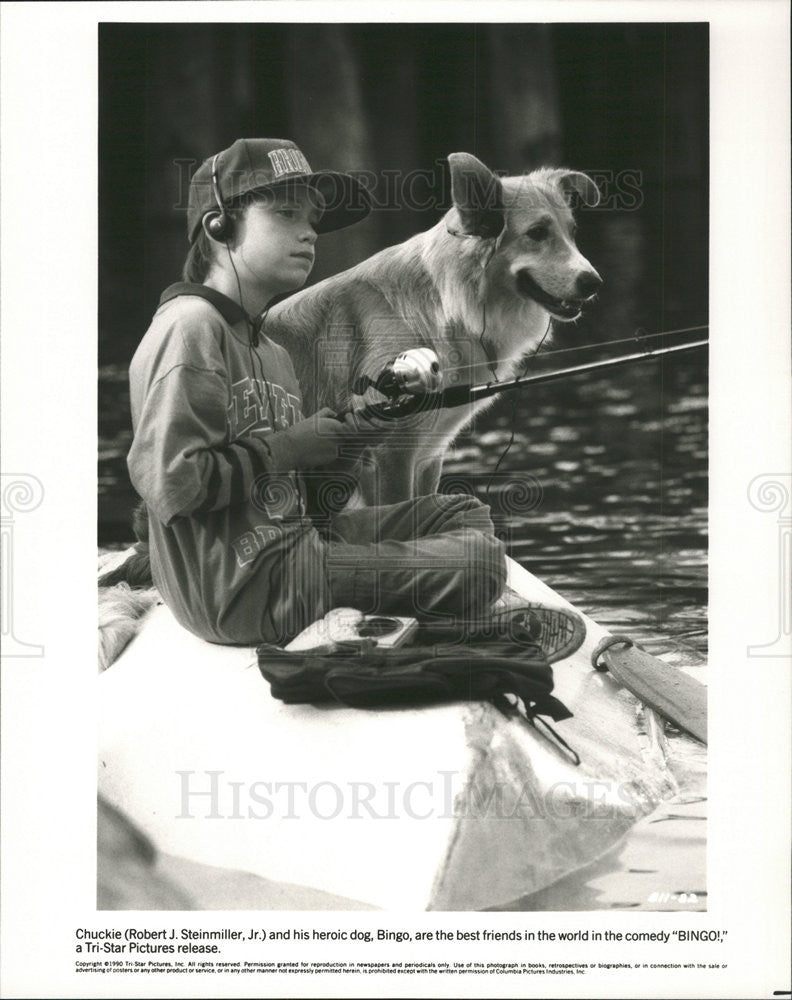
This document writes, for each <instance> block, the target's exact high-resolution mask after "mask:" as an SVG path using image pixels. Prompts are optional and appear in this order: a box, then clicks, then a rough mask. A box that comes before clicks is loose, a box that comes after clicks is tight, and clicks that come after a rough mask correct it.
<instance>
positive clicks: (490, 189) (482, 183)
mask: <svg viewBox="0 0 792 1000" xmlns="http://www.w3.org/2000/svg"><path fill="white" fill-rule="evenodd" d="M448 163H449V166H450V167H451V196H452V197H453V199H454V207H453V208H452V209H451V212H450V213H449V216H448V219H447V221H446V228H447V229H448V231H449V233H451V234H452V235H454V236H483V237H487V238H492V237H495V236H499V235H500V234H501V232H502V231H503V227H504V225H505V223H506V217H505V215H504V211H503V185H502V184H501V182H500V180H499V179H498V178H497V177H496V176H495V174H493V172H492V171H491V170H490V169H489V167H485V166H484V164H483V163H482V162H481V160H477V159H476V157H475V156H471V155H470V153H451V155H450V156H449V157H448Z"/></svg>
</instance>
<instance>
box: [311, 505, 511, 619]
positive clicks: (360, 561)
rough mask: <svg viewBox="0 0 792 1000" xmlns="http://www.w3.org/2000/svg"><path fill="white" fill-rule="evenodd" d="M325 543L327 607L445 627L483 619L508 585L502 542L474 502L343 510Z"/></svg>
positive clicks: (483, 508)
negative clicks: (348, 608)
mask: <svg viewBox="0 0 792 1000" xmlns="http://www.w3.org/2000/svg"><path fill="white" fill-rule="evenodd" d="M326 538H327V542H326V546H327V548H326V562H325V571H326V574H327V581H328V587H329V593H330V599H331V602H332V606H333V607H353V608H357V609H358V610H359V611H362V612H364V613H366V614H371V613H377V612H381V613H386V614H393V615H403V616H409V617H413V618H417V619H418V620H419V621H423V622H430V623H436V624H439V625H443V624H450V623H453V622H454V621H456V620H459V619H470V618H475V617H478V616H480V615H482V614H484V612H486V610H487V608H489V607H490V605H491V604H492V602H493V601H494V600H495V599H496V598H497V597H499V596H500V594H501V593H502V591H503V588H504V586H505V583H506V560H505V548H504V545H503V542H501V541H500V539H498V538H496V537H495V534H494V528H493V524H492V520H491V518H490V511H489V507H487V506H485V505H484V504H482V503H480V502H479V501H478V500H477V499H476V498H475V497H472V496H467V495H460V494H450V495H446V494H429V495H428V496H421V497H417V498H416V499H413V500H406V501H404V502H403V503H397V504H390V505H388V506H382V507H365V508H362V509H360V510H344V511H341V512H340V513H338V514H335V515H334V516H333V517H332V519H331V521H330V524H329V530H328V531H327V533H326Z"/></svg>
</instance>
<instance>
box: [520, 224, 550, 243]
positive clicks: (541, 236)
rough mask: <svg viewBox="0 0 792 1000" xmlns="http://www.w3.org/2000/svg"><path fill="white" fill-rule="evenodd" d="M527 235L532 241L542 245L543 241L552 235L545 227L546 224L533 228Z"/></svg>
mask: <svg viewBox="0 0 792 1000" xmlns="http://www.w3.org/2000/svg"><path fill="white" fill-rule="evenodd" d="M525 235H526V236H528V237H530V239H532V240H536V242H537V243H540V242H541V241H542V240H546V239H547V237H548V236H549V235H550V230H549V229H548V228H547V226H545V225H544V223H539V225H536V226H531V228H530V229H529V230H528V232H527V233H526V234H525Z"/></svg>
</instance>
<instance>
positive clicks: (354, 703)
mask: <svg viewBox="0 0 792 1000" xmlns="http://www.w3.org/2000/svg"><path fill="white" fill-rule="evenodd" d="M256 652H257V655H258V666H259V670H260V671H261V673H262V675H263V677H264V678H265V679H266V680H267V681H269V684H270V688H271V690H272V695H273V697H275V698H278V699H280V700H281V701H284V702H287V703H289V704H292V703H296V702H322V701H329V700H335V701H337V702H340V703H341V704H343V705H348V706H351V707H353V708H376V707H388V706H397V705H398V706H404V705H412V706H419V705H425V704H433V703H437V702H442V701H492V702H494V703H495V704H496V706H497V707H498V708H500V709H502V710H505V711H509V710H513V709H514V706H513V705H512V704H511V703H510V702H509V701H507V700H506V698H505V696H506V695H514V696H516V697H517V698H519V699H520V701H521V702H522V704H523V708H524V712H525V715H526V717H527V718H528V719H529V720H533V718H534V716H536V715H547V716H549V717H550V718H551V719H553V720H554V721H556V722H559V721H561V720H562V719H568V718H571V716H572V713H571V712H570V711H569V709H568V708H567V707H566V706H565V705H563V704H562V703H561V702H560V701H559V700H558V699H557V698H554V697H553V696H552V695H551V693H550V692H551V691H552V690H553V670H552V668H551V666H550V664H549V663H548V662H547V658H546V657H545V655H544V654H543V653H542V652H541V650H540V649H539V648H538V647H537V646H535V645H533V644H530V645H526V644H517V643H514V642H508V641H491V642H479V643H476V644H474V645H464V646H463V645H459V646H457V645H445V646H443V645H434V646H423V647H422V646H407V647H400V648H397V649H387V648H381V647H378V646H376V645H374V644H372V645H371V646H370V647H361V645H360V644H359V643H348V644H339V648H338V649H336V650H333V651H331V652H328V651H326V650H324V651H322V650H302V651H288V650H284V649H281V648H280V647H278V646H270V645H266V644H265V645H261V646H259V647H258V649H257V651H256Z"/></svg>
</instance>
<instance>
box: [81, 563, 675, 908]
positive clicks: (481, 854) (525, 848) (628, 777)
mask: <svg viewBox="0 0 792 1000" xmlns="http://www.w3.org/2000/svg"><path fill="white" fill-rule="evenodd" d="M508 583H509V585H510V586H511V587H512V588H513V589H514V590H516V591H517V592H518V593H520V594H521V595H522V596H523V597H525V598H526V599H528V600H534V601H544V602H547V603H553V604H561V605H566V606H569V607H571V605H569V604H568V602H567V601H565V600H564V599H563V598H562V597H561V596H560V595H558V594H556V593H555V592H554V591H553V590H552V589H551V588H550V587H548V586H547V585H546V584H544V583H543V582H542V581H540V580H539V579H537V578H536V577H535V576H533V575H532V574H531V573H529V572H528V571H527V570H526V569H525V568H524V567H521V566H519V565H518V564H517V563H516V562H514V561H512V560H509V579H508ZM582 617H583V619H584V621H585V624H586V638H585V641H584V643H583V646H582V647H581V648H580V649H579V650H578V651H577V652H576V653H574V655H572V656H570V657H568V658H567V659H565V660H561V661H558V662H556V663H555V664H554V665H553V673H554V680H555V689H554V692H553V693H554V695H555V696H556V697H558V698H559V699H560V700H561V701H562V702H563V703H564V704H565V705H566V706H567V707H568V708H569V709H570V710H571V712H572V713H573V716H572V718H570V719H566V720H564V721H561V722H559V723H555V724H554V728H555V730H556V731H557V733H558V735H559V736H561V737H562V739H563V741H564V742H565V743H566V744H568V746H569V748H571V750H572V751H574V754H576V755H577V757H578V758H579V763H576V761H575V757H574V754H573V753H572V752H570V750H569V749H567V748H565V747H564V746H563V745H562V743H561V742H559V741H558V740H556V739H554V737H553V736H552V734H550V733H548V732H547V730H546V729H545V728H544V727H543V726H541V725H536V726H532V725H531V724H529V723H528V722H527V721H526V720H525V719H524V718H521V717H518V716H515V715H509V716H507V715H505V714H503V713H502V712H501V711H499V710H498V709H497V708H496V707H495V706H494V705H492V704H489V703H481V702H455V703H450V704H441V705H434V706H426V707H421V708H410V707H398V708H396V707H394V708H386V709H376V710H374V709H366V710H361V709H355V708H348V707H344V706H341V705H336V704H322V705H308V704H302V705H287V704H283V703H282V702H280V701H277V700H276V699H274V698H273V697H272V696H271V694H270V690H269V685H268V684H267V683H266V681H265V680H264V679H263V677H262V676H261V673H260V672H259V669H258V664H257V659H256V653H255V650H254V649H252V648H238V647H228V646H218V645H213V644H211V643H208V642H204V641H203V640H201V639H199V638H197V637H196V636H194V635H192V634H191V633H189V632H188V631H186V630H185V629H184V628H182V627H181V626H180V625H179V624H178V623H177V622H176V621H175V619H174V618H173V616H172V614H171V613H170V611H169V610H168V608H167V607H166V606H165V605H164V604H161V603H160V604H158V605H156V606H154V607H152V608H151V609H150V610H149V611H148V612H147V613H146V615H145V617H144V619H143V621H142V625H141V628H140V630H139V632H138V634H137V636H136V638H135V639H134V640H133V641H132V642H131V643H130V644H129V645H128V646H127V647H126V649H125V650H124V652H123V653H122V654H121V656H120V657H119V658H118V659H117V660H116V662H115V663H114V664H113V665H112V666H111V667H110V668H109V669H107V670H106V671H104V673H102V674H101V675H100V677H99V681H98V684H99V778H98V787H99V793H100V796H101V798H102V799H103V800H104V801H105V802H106V803H109V805H110V806H111V807H114V809H117V810H119V811H120V812H121V813H122V814H123V815H124V816H125V817H126V818H127V819H128V820H129V821H130V822H131V824H132V825H133V826H134V827H135V828H136V829H137V830H139V831H141V832H142V834H143V835H145V837H146V838H148V841H149V842H150V844H151V845H152V846H153V848H154V850H155V851H156V852H158V853H159V854H160V855H161V856H162V857H165V858H169V859H171V860H172V861H175V862H177V864H176V869H178V870H179V871H180V872H182V873H183V874H184V877H185V878H186V879H190V878H198V877H199V875H200V873H202V872H203V873H206V872H209V871H211V872H213V873H214V874H213V879H214V883H215V884H216V885H220V884H222V883H223V882H224V881H225V882H226V883H227V885H240V884H242V883H241V882H240V879H241V880H242V881H243V883H244V886H245V898H246V899H249V900H250V902H249V903H248V904H245V905H248V906H249V908H251V909H272V908H283V909H298V908H315V909H323V908H324V909H345V908H351V909H355V908H359V909H370V908H376V909H380V910H388V911H390V910H393V911H413V912H415V911H422V910H441V911H451V910H453V911H473V910H483V909H493V908H498V909H508V908H509V907H510V905H511V904H513V903H514V901H516V900H519V899H521V898H523V897H526V896H528V895H529V894H532V893H537V892H540V891H541V890H544V889H546V888H547V887H549V886H552V885H553V884H554V883H557V882H558V881H559V880H561V879H564V878H565V877H566V876H569V875H570V873H572V872H575V871H577V870H578V869H582V868H584V867H585V866H588V865H590V864H591V863H592V862H594V861H596V860H597V859H598V858H601V857H602V856H603V855H605V854H606V852H608V851H610V850H611V849H612V848H613V847H614V846H615V845H616V844H618V843H619V842H620V841H621V840H622V839H623V838H624V837H625V836H626V835H627V833H628V832H629V831H630V830H631V828H633V827H634V825H635V824H636V823H638V822H639V821H640V820H641V818H642V817H645V816H648V815H649V814H651V813H652V812H653V811H654V810H655V809H656V808H657V807H658V805H659V804H660V803H661V802H663V801H664V800H668V799H669V798H671V797H672V796H673V795H674V794H675V792H676V791H677V785H676V782H675V780H674V776H673V774H672V772H671V769H670V767H669V764H668V761H667V759H666V755H665V753H664V752H663V736H662V725H658V724H657V719H656V718H655V717H654V713H653V712H652V711H651V710H649V709H642V707H641V705H640V704H639V702H638V701H637V699H636V698H635V697H634V696H633V695H632V694H630V692H629V691H628V690H626V689H625V688H624V687H623V686H621V685H620V684H619V683H618V682H617V681H616V680H615V679H614V678H613V677H612V676H611V675H610V674H609V673H602V672H598V671H596V670H594V669H593V668H592V663H591V656H592V652H593V651H594V650H595V648H596V647H597V645H598V644H599V643H600V642H601V640H602V639H603V638H604V637H606V636H607V635H608V632H607V630H606V629H604V628H603V627H602V626H600V625H598V624H597V623H596V622H595V621H593V620H592V619H590V618H588V617H587V616H585V615H583V616H582ZM639 723H640V724H639ZM173 870H175V869H174V867H173V866H171V871H173ZM196 873H198V874H196ZM204 881H205V880H204ZM256 885H260V886H261V887H262V893H261V897H260V899H261V902H257V901H256V892H255V886H256ZM251 886H253V887H254V888H253V889H252V890H251ZM273 887H275V891H273ZM188 891H189V887H188ZM227 895H228V894H227V893H226V896H227ZM265 899H266V901H264V900H265ZM306 900H307V902H306ZM295 901H296V902H295ZM176 908H178V907H176ZM199 908H212V906H211V903H209V904H204V905H203V906H199ZM219 908H222V907H219ZM227 908H231V907H230V906H227Z"/></svg>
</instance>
